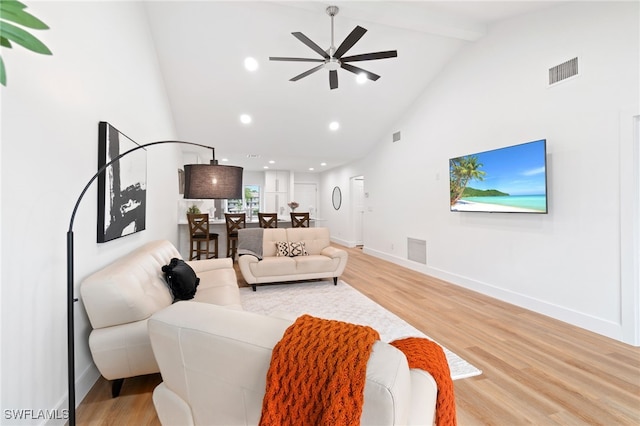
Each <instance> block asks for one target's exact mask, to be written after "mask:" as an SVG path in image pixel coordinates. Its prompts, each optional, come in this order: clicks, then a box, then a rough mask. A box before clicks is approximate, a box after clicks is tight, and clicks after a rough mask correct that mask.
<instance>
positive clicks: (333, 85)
mask: <svg viewBox="0 0 640 426" xmlns="http://www.w3.org/2000/svg"><path fill="white" fill-rule="evenodd" d="M326 11H327V14H328V15H329V16H331V47H329V49H327V50H326V51H325V50H322V48H321V47H320V46H318V45H317V44H315V43H314V42H313V41H311V39H309V38H308V37H307V36H305V35H304V34H302V33H301V32H295V33H291V34H293V36H294V37H295V38H297V39H298V40H300V41H301V42H303V43H304V44H306V45H307V46H308V47H309V48H311V49H312V50H313V51H315V52H316V53H318V54H319V55H320V56H322V58H323V59H312V58H285V57H279V56H270V57H269V60H270V61H292V62H322V63H321V64H320V65H318V66H317V67H314V68H311V69H310V70H307V71H305V72H303V73H302V74H299V75H297V76H295V77H293V78H292V79H290V80H289V81H298V80H300V79H301V78H304V77H306V76H308V75H310V74H313V73H314V72H316V71H319V70H321V69H323V68H324V69H327V70H329V88H330V89H337V88H338V68H342V69H345V70H347V71H350V72H352V73H354V74H362V75H364V76H366V77H367V78H368V79H369V80H373V81H376V80H377V79H379V78H380V76H379V75H377V74H374V73H372V72H370V71H366V70H363V69H362V68H358V67H356V66H353V65H351V64H350V63H349V62H358V61H371V60H374V59H386V58H395V57H397V56H398V52H397V51H396V50H387V51H384V52H373V53H363V54H361V55H353V56H343V55H344V54H345V53H347V51H348V50H349V49H351V48H352V47H353V45H354V44H356V43H357V42H358V40H360V39H361V38H362V36H363V35H364V33H366V32H367V30H366V29H364V28H362V27H361V26H356V27H355V28H354V29H353V31H351V33H350V34H349V35H348V36H347V38H345V39H344V41H343V42H342V44H340V46H338V48H337V49H336V47H335V46H334V44H333V17H334V16H336V15H337V14H338V11H339V9H338V6H329V7H327V10H326Z"/></svg>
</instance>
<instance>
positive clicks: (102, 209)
mask: <svg viewBox="0 0 640 426" xmlns="http://www.w3.org/2000/svg"><path fill="white" fill-rule="evenodd" d="M98 130H99V131H98V133H99V135H98V169H100V168H101V167H103V166H104V165H105V164H109V162H111V161H112V160H113V159H114V158H116V157H118V155H121V154H124V153H125V152H127V151H129V150H131V149H133V148H135V147H136V146H139V145H138V144H136V143H135V142H134V141H132V140H131V139H129V138H128V137H127V136H126V135H124V134H123V133H120V132H119V131H118V129H116V128H115V127H113V126H112V125H110V124H109V123H107V122H104V121H101V122H100V123H99V126H98ZM146 201H147V152H146V150H145V149H144V148H141V149H138V150H136V151H133V152H131V153H129V154H127V155H124V156H123V157H121V158H120V159H118V160H116V161H115V162H113V164H111V165H109V166H108V167H107V168H106V169H105V171H104V172H103V173H100V175H99V176H98V242H99V243H105V242H107V241H111V240H114V239H116V238H120V237H124V236H126V235H130V234H133V233H135V232H139V231H142V230H144V229H145V219H146V205H147V202H146Z"/></svg>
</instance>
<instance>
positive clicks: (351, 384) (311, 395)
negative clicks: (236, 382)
mask: <svg viewBox="0 0 640 426" xmlns="http://www.w3.org/2000/svg"><path fill="white" fill-rule="evenodd" d="M379 339H380V336H379V334H378V332H377V331H376V330H374V329H372V328H371V327H367V326H361V325H355V324H350V323H346V322H342V321H335V320H325V319H321V318H315V317H312V316H309V315H303V316H301V317H299V318H298V319H297V320H296V322H295V323H294V324H293V325H291V326H290V327H289V328H288V329H287V331H286V332H285V334H284V336H283V337H282V340H280V342H278V344H276V346H275V347H274V348H273V353H272V357H271V365H270V367H269V371H268V373H267V389H266V392H265V396H264V400H263V403H262V417H261V418H260V425H261V426H287V425H291V426H294V425H295V426H299V425H309V426H316V425H327V426H343V425H345V426H346V425H359V424H360V417H361V415H362V406H363V404H364V385H365V381H366V369H367V362H368V360H369V357H370V355H371V351H372V349H373V344H374V342H375V341H376V340H379ZM392 344H393V345H394V346H396V347H397V348H398V349H400V350H401V351H402V352H404V353H405V356H407V359H408V361H409V367H410V368H421V369H425V370H426V371H428V372H429V373H431V375H432V376H433V377H434V379H435V380H436V383H437V384H438V397H437V402H436V424H437V425H438V426H453V425H455V424H456V417H455V397H454V394H453V382H452V381H451V375H450V372H449V366H448V364H447V361H446V358H445V357H444V352H443V351H442V348H441V347H440V346H438V345H437V344H435V343H433V342H431V341H430V340H427V339H422V338H409V339H403V340H397V341H395V342H393V343H392Z"/></svg>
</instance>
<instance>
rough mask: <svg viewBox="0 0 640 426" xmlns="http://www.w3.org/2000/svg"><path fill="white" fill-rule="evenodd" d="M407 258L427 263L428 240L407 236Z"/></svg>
mask: <svg viewBox="0 0 640 426" xmlns="http://www.w3.org/2000/svg"><path fill="white" fill-rule="evenodd" d="M407 258H408V259H409V260H413V261H414V262H418V263H422V264H423V265H426V264H427V242H426V241H425V240H417V239H415V238H407Z"/></svg>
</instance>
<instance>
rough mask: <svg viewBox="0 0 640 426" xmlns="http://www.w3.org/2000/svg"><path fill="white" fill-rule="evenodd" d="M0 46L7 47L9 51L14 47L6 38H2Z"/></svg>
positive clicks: (0, 38)
mask: <svg viewBox="0 0 640 426" xmlns="http://www.w3.org/2000/svg"><path fill="white" fill-rule="evenodd" d="M0 46H2V47H6V48H7V49H11V48H12V47H13V46H12V45H11V42H10V41H9V40H7V39H6V38H4V37H0Z"/></svg>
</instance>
